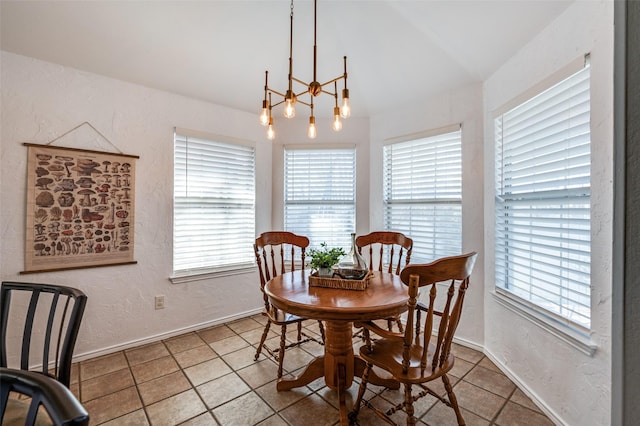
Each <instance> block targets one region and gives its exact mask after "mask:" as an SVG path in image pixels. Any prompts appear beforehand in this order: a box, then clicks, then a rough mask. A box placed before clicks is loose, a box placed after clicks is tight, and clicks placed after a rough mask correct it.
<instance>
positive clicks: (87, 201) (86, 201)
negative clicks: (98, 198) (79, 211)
mask: <svg viewBox="0 0 640 426" xmlns="http://www.w3.org/2000/svg"><path fill="white" fill-rule="evenodd" d="M95 193H96V192H95V191H94V190H92V189H81V190H80V191H78V195H82V196H83V197H84V198H83V199H82V200H80V205H81V206H90V205H91V195H92V194H95Z"/></svg>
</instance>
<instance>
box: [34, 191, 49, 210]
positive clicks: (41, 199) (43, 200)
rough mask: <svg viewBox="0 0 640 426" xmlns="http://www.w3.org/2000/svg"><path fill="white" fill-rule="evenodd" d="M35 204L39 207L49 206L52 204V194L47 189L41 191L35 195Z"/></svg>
mask: <svg viewBox="0 0 640 426" xmlns="http://www.w3.org/2000/svg"><path fill="white" fill-rule="evenodd" d="M36 205H37V206H39V207H51V206H52V205H53V195H51V193H50V192H49V191H43V192H41V193H39V194H38V196H37V197H36Z"/></svg>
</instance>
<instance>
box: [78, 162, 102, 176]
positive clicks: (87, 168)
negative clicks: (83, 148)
mask: <svg viewBox="0 0 640 426" xmlns="http://www.w3.org/2000/svg"><path fill="white" fill-rule="evenodd" d="M99 165H100V163H96V162H95V161H93V160H92V159H90V158H80V159H78V164H76V166H75V167H73V168H72V169H71V170H75V171H77V172H78V173H80V176H91V175H92V174H93V173H96V174H100V173H102V172H101V171H100V170H98V169H96V167H97V166H99Z"/></svg>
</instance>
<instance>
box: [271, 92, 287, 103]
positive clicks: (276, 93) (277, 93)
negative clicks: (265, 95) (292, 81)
mask: <svg viewBox="0 0 640 426" xmlns="http://www.w3.org/2000/svg"><path fill="white" fill-rule="evenodd" d="M269 93H273V94H275V95H278V96H282V97H283V98H285V97H286V96H285V94H284V93H280V92H278V91H277V90H273V89H271V88H269ZM283 102H284V101H283ZM276 105H277V104H276Z"/></svg>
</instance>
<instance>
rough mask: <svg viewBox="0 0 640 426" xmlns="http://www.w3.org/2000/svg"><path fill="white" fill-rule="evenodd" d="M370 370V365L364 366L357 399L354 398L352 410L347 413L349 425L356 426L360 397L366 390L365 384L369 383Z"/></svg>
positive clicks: (360, 402)
mask: <svg viewBox="0 0 640 426" xmlns="http://www.w3.org/2000/svg"><path fill="white" fill-rule="evenodd" d="M370 369H371V365H370V364H366V365H365V366H364V371H363V372H362V381H361V382H360V387H359V388H358V397H357V398H356V402H354V403H353V408H352V409H351V412H349V424H350V425H355V424H358V413H359V412H360V404H362V397H363V396H364V393H365V392H366V390H367V382H368V381H369V370H370Z"/></svg>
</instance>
